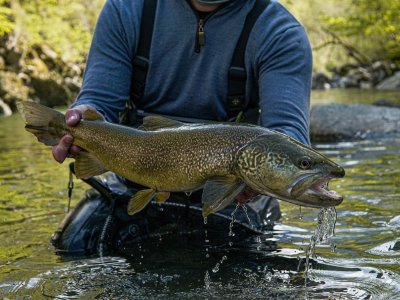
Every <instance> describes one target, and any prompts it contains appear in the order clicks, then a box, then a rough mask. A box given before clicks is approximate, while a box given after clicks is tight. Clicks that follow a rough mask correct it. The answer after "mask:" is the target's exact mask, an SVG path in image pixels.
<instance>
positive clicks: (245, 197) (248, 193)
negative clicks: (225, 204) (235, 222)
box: [235, 186, 259, 204]
mask: <svg viewBox="0 0 400 300" xmlns="http://www.w3.org/2000/svg"><path fill="white" fill-rule="evenodd" d="M258 195H259V193H257V192H256V191H255V190H253V189H252V188H251V187H248V186H246V187H245V188H244V189H243V191H241V192H240V193H239V195H237V196H236V197H235V201H236V202H238V203H239V204H245V203H247V202H249V201H251V200H252V199H253V198H255V197H256V196H258Z"/></svg>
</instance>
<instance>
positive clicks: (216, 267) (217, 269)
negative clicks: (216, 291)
mask: <svg viewBox="0 0 400 300" xmlns="http://www.w3.org/2000/svg"><path fill="white" fill-rule="evenodd" d="M212 271H213V273H217V272H218V271H219V263H217V264H216V265H215V267H214V268H213V269H212Z"/></svg>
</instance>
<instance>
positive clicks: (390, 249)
mask: <svg viewBox="0 0 400 300" xmlns="http://www.w3.org/2000/svg"><path fill="white" fill-rule="evenodd" d="M399 250H400V239H395V240H394V241H390V242H387V243H384V244H381V245H379V246H377V247H374V248H372V249H369V250H367V251H366V252H368V253H371V254H374V255H381V256H393V255H396V256H397V255H399V252H398V251H399Z"/></svg>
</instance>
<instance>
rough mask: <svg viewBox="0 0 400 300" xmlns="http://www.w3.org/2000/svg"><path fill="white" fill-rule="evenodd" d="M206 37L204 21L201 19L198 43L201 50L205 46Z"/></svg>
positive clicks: (198, 27) (198, 28)
mask: <svg viewBox="0 0 400 300" xmlns="http://www.w3.org/2000/svg"><path fill="white" fill-rule="evenodd" d="M205 41H206V40H205V37H204V20H203V19H200V20H199V23H198V26H197V43H198V45H199V48H201V47H203V46H204V44H205Z"/></svg>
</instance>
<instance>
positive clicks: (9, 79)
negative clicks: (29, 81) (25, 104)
mask: <svg viewBox="0 0 400 300" xmlns="http://www.w3.org/2000/svg"><path fill="white" fill-rule="evenodd" d="M0 97H1V98H2V100H3V101H4V103H5V104H7V106H8V107H10V108H11V109H12V110H13V111H14V110H15V102H16V101H26V100H28V98H29V88H28V87H27V86H26V85H25V84H24V82H23V81H22V79H21V78H20V77H19V76H18V75H17V74H15V73H14V72H7V71H0Z"/></svg>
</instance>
